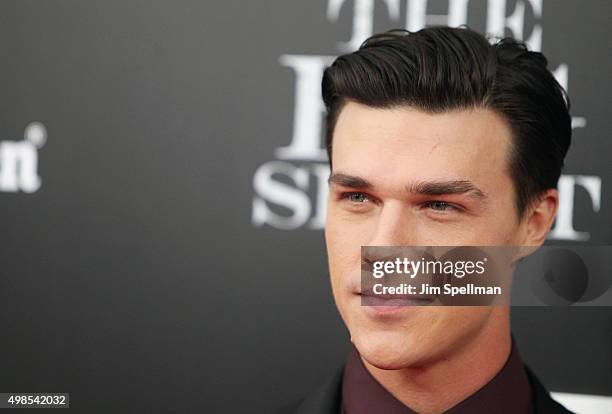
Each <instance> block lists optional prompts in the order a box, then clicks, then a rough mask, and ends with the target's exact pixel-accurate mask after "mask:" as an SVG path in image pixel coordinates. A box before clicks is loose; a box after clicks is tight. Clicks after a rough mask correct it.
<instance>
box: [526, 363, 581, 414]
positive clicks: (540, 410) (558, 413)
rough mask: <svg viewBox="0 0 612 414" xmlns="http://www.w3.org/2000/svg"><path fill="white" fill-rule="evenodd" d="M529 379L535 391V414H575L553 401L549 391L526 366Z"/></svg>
mask: <svg viewBox="0 0 612 414" xmlns="http://www.w3.org/2000/svg"><path fill="white" fill-rule="evenodd" d="M525 371H526V372H527V377H528V378H529V382H530V383H531V389H532V391H533V402H534V408H535V410H534V412H535V414H574V413H572V412H571V411H569V410H568V409H567V408H565V407H564V406H562V405H561V404H559V403H558V402H557V401H555V400H553V398H552V397H551V396H550V393H549V392H548V390H547V389H546V388H545V387H544V385H542V383H541V382H540V380H539V379H538V377H536V375H535V374H534V373H533V371H531V370H530V369H529V367H527V366H525Z"/></svg>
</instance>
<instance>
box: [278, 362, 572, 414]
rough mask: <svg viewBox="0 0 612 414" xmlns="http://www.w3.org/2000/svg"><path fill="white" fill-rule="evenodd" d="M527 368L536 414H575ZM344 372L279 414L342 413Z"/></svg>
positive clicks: (338, 373)
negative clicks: (551, 395) (554, 397)
mask: <svg viewBox="0 0 612 414" xmlns="http://www.w3.org/2000/svg"><path fill="white" fill-rule="evenodd" d="M525 370H526V371H527V376H528V377H529V382H530V383H531V389H532V392H533V405H534V408H535V410H534V412H535V414H573V413H572V412H571V411H568V410H567V409H565V407H563V406H562V405H561V404H559V403H558V402H556V401H555V400H553V399H552V398H551V397H550V394H549V393H548V391H547V390H546V388H544V386H543V385H542V383H541V382H540V381H539V380H538V379H537V378H536V376H535V375H534V374H533V372H531V371H530V370H529V368H527V367H525ZM343 372H344V367H342V368H341V369H339V370H338V371H336V373H334V375H333V376H332V377H331V378H329V379H328V380H327V381H326V382H325V383H324V384H322V385H321V386H320V387H319V388H318V389H317V390H316V391H315V392H313V393H312V394H310V395H309V396H308V397H306V398H305V399H303V400H302V401H300V402H297V403H295V404H292V405H290V406H288V407H286V408H284V409H282V410H281V411H278V412H277V414H340V406H341V403H342V374H343ZM483 414H488V413H483Z"/></svg>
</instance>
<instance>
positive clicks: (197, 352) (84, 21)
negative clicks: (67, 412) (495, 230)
mask: <svg viewBox="0 0 612 414" xmlns="http://www.w3.org/2000/svg"><path fill="white" fill-rule="evenodd" d="M418 3H419V2H418V1H414V0H401V1H397V2H394V1H393V0H389V1H372V2H369V1H363V0H347V1H345V2H343V1H333V0H330V1H323V0H317V1H312V0H309V1H301V2H300V1H286V0H274V1H265V2H263V1H255V2H246V1H235V0H231V1H230V0H223V1H214V2H213V1H210V2H209V1H206V2H202V1H180V2H169V1H168V2H163V1H129V2H124V1H104V2H82V1H48V2H39V1H24V0H20V1H6V0H5V1H2V2H1V3H0V51H1V53H2V60H1V62H2V64H1V65H0V85H1V91H2V93H1V94H0V142H1V144H0V212H1V215H2V218H1V222H0V223H1V224H0V225H1V226H2V230H3V233H2V234H3V235H4V237H3V242H2V244H1V245H0V260H1V267H0V272H1V278H0V304H1V305H0V321H1V322H2V323H1V325H0V326H1V328H2V334H1V335H2V336H1V338H2V340H1V341H0V363H1V365H0V391H2V392H11V391H20V392H41V391H45V392H52V391H54V392H70V393H71V407H72V409H73V410H74V411H77V412H90V413H91V412H110V411H111V410H112V411H113V412H133V411H143V412H144V411H145V410H146V411H149V412H156V411H179V412H198V411H201V412H207V413H208V412H236V413H238V412H243V413H247V412H248V413H251V412H269V411H271V410H272V408H274V407H276V406H278V405H281V404H283V403H285V402H287V401H290V400H292V399H294V398H296V397H298V396H301V395H302V394H303V393H304V392H305V391H306V390H307V389H310V388H312V387H313V386H314V385H315V384H317V382H318V381H319V380H320V379H321V378H322V377H323V376H325V375H327V374H329V373H330V372H331V371H332V370H333V369H334V368H335V366H336V365H337V364H338V363H340V362H341V361H342V360H343V358H344V356H345V354H346V351H347V349H348V337H347V334H346V331H345V329H344V327H343V325H342V322H341V321H340V319H339V317H338V315H337V313H336V310H335V307H334V304H333V300H332V297H331V294H330V292H329V285H328V274H327V267H326V266H327V265H326V257H325V246H324V242H323V233H322V231H321V227H322V223H321V221H320V213H321V210H320V209H317V206H320V203H321V200H323V199H322V198H321V194H322V191H321V188H322V187H321V186H320V185H319V183H320V180H319V178H320V177H321V176H323V175H324V171H325V163H324V162H323V161H322V160H321V159H320V158H319V155H318V154H319V151H318V150H319V148H314V147H312V146H311V147H310V149H311V151H310V153H309V152H308V151H307V150H308V148H307V145H306V144H304V142H306V141H302V144H303V145H302V146H301V147H300V146H299V145H298V144H295V146H294V148H298V147H300V148H301V150H303V151H302V152H301V153H299V151H298V153H295V154H294V155H291V154H289V155H287V153H284V154H283V152H282V150H281V151H279V148H282V147H287V146H289V144H290V143H291V142H294V143H295V142H296V141H295V140H296V136H298V135H299V134H301V133H304V134H305V136H306V135H308V134H311V135H312V134H315V135H316V136H317V139H320V130H319V129H317V128H318V127H317V124H316V122H318V121H316V120H317V119H318V120H319V121H320V116H319V115H320V114H319V113H318V112H317V111H318V110H319V109H320V108H319V107H317V105H319V104H320V103H319V104H317V102H316V99H317V97H318V93H319V91H318V89H317V88H315V87H313V85H315V86H316V81H317V79H316V77H315V82H314V83H313V82H312V81H311V82H310V83H309V81H308V79H310V78H308V76H315V75H316V73H317V72H316V70H318V69H317V65H320V64H321V62H324V61H325V56H333V55H337V54H338V53H341V52H343V51H344V50H346V48H348V47H349V46H347V45H346V44H345V42H347V41H348V40H349V39H351V38H353V37H354V39H353V42H352V43H351V44H355V42H357V41H358V40H359V36H361V35H363V34H367V33H368V31H370V28H369V27H368V25H370V24H371V30H372V31H381V30H385V29H388V28H393V27H409V26H408V23H407V22H409V21H411V20H410V19H411V17H410V10H416V9H410V7H416V6H418ZM426 3H427V9H426V12H427V13H428V14H446V13H447V11H446V8H447V7H448V3H449V2H448V1H434V0H431V1H429V2H426ZM451 3H457V4H459V3H461V2H457V1H454V2H451ZM611 4H612V3H610V2H608V1H604V0H602V1H594V0H589V1H580V2H579V1H577V0H576V1H572V0H564V1H558V0H555V1H552V0H543V1H542V2H539V1H537V0H530V1H527V0H525V1H523V0H520V1H513V0H508V2H507V4H505V5H504V2H500V1H494V0H491V1H488V2H487V1H475V0H474V1H471V2H470V3H469V5H468V6H467V9H466V10H467V12H466V19H467V23H468V24H469V25H470V26H471V27H473V28H475V29H478V30H481V31H486V30H487V27H489V28H491V27H494V25H493V23H492V21H493V22H494V21H495V16H494V13H493V12H490V10H493V11H495V10H501V11H502V13H503V15H502V17H503V16H504V15H505V16H506V17H507V16H512V15H513V16H515V18H514V20H510V21H507V20H504V21H503V22H504V25H508V26H510V27H508V28H506V29H505V34H507V35H510V34H512V35H515V36H517V37H523V38H525V39H528V38H529V39H531V41H532V42H534V44H535V45H536V47H539V48H540V49H541V50H542V51H543V52H544V53H545V54H546V55H547V56H548V57H549V59H550V63H551V70H555V71H556V72H555V73H556V74H557V75H558V77H559V78H560V79H561V80H563V81H564V84H565V85H566V86H567V87H568V90H569V93H570V96H571V98H572V103H573V107H572V114H573V115H574V116H575V117H576V118H575V121H574V122H575V127H576V128H575V129H574V145H573V147H572V148H571V150H570V154H569V157H568V160H567V168H566V170H565V176H564V177H565V178H564V187H563V191H562V198H563V202H564V203H565V204H564V207H563V209H564V210H563V223H561V224H559V223H557V224H559V228H558V229H557V231H556V233H554V234H553V237H552V239H553V240H551V241H554V242H556V243H561V244H588V243H590V244H611V242H612V220H611V218H612V208H611V206H612V200H610V182H611V181H612V168H611V167H610V165H611V164H610V156H611V155H612V144H611V143H610V137H609V131H610V126H611V125H610V116H609V96H610V92H611V90H610V89H611V88H610V83H609V73H610V69H611V65H610V57H609V51H610V27H609V16H610V15H611V12H612V7H611ZM396 5H397V7H398V8H397V10H395V9H394V7H395V6H396ZM539 5H541V6H542V7H541V8H540V7H539ZM370 6H372V7H371V8H370V9H368V7H370ZM521 11H522V12H521ZM413 15H414V14H413ZM498 15H499V13H498ZM355 16H356V17H355ZM412 19H413V21H414V22H416V23H414V24H418V21H417V20H418V19H417V20H415V19H414V17H413V18H412ZM429 21H430V22H432V21H433V20H431V19H430V20H429ZM517 23H521V24H522V25H523V27H520V25H518V26H517ZM502 28H503V27H502ZM538 30H541V34H542V36H541V42H538V40H537V31H538ZM534 31H535V33H536V37H532V35H533V34H534ZM288 55H290V56H294V57H295V56H301V57H302V62H310V63H305V64H304V65H303V66H299V65H298V63H295V62H296V61H297V60H299V59H297V60H296V58H293V60H292V58H291V57H287V56H288ZM317 56H318V57H320V58H318V57H317ZM308 65H310V66H308ZM309 68H310V69H309ZM308 105H310V106H308ZM313 105H314V106H313ZM313 108H314V109H313ZM309 114H315V115H317V116H315V117H314V118H308V116H309ZM300 117H301V118H300ZM313 119H314V120H315V122H314V123H313V122H309V121H312V120H313ZM304 120H305V121H304ZM33 122H39V123H40V124H33V125H34V126H33V128H34V131H35V133H31V134H30V133H24V130H25V129H26V127H27V126H28V125H32V123H33ZM299 122H305V124H299ZM296 123H298V125H306V129H308V128H310V129H308V130H307V131H306V130H299V131H297V130H294V128H295V125H296ZM31 128H32V127H31ZM29 131H30V132H32V129H30V130H29ZM45 131H46V137H47V139H46V142H44V145H43V142H42V141H41V139H40V137H41V135H42V136H44V135H45ZM304 131H306V132H304ZM37 137H38V139H37ZM305 139H307V138H305ZM300 145H301V144H300ZM316 145H317V147H318V146H319V145H320V140H319V142H318V143H317V144H316ZM313 151H314V152H313ZM32 160H34V161H32ZM257 177H259V181H258V178H257ZM37 178H39V179H40V186H37V185H32V182H36V180H37ZM323 189H324V188H323ZM275 194H276V196H278V197H279V198H278V199H276V198H275ZM513 326H514V334H515V337H516V339H517V341H518V343H519V346H520V349H521V352H522V353H523V356H524V358H525V359H526V361H527V362H528V364H530V365H531V367H532V368H533V369H534V370H535V371H536V372H537V373H538V374H539V375H540V377H541V379H542V381H543V382H544V383H545V384H546V385H547V386H548V387H549V388H550V389H552V390H554V391H561V392H571V393H584V394H600V395H609V396H612V310H611V309H610V308H581V309H562V308H557V309H547V308H537V309H527V308H521V309H515V310H514V313H513ZM229 407H231V408H229Z"/></svg>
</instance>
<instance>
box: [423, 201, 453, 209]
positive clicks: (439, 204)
mask: <svg viewBox="0 0 612 414" xmlns="http://www.w3.org/2000/svg"><path fill="white" fill-rule="evenodd" d="M427 206H428V207H429V208H430V209H432V210H435V211H447V210H456V209H457V208H456V207H455V206H453V205H452V204H449V203H447V202H445V201H431V202H429V203H428V205H427Z"/></svg>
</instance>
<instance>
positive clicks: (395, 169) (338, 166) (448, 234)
mask: <svg viewBox="0 0 612 414" xmlns="http://www.w3.org/2000/svg"><path fill="white" fill-rule="evenodd" d="M510 146H511V133H510V129H509V127H508V126H507V124H506V122H505V121H504V119H503V118H501V117H500V116H498V115H497V114H495V113H494V112H492V111H490V110H485V109H474V110H469V111H468V110H460V111H459V110H457V111H451V112H446V113H440V114H428V113H425V112H421V111H419V110H416V109H414V108H410V107H398V108H394V109H375V108H371V107H368V106H364V105H361V104H357V103H354V102H348V103H347V104H346V105H345V106H344V108H343V109H342V110H341V112H340V115H339V117H338V121H337V123H336V127H335V131H334V138H333V150H332V157H333V158H332V167H333V169H332V172H331V176H330V193H329V201H328V212H327V224H326V229H325V238H326V242H327V251H328V257H329V270H330V275H331V284H332V290H333V294H334V298H335V301H336V304H337V306H338V309H339V311H340V314H341V316H342V318H343V319H344V322H345V323H346V325H347V327H348V329H349V331H350V334H351V340H352V341H353V343H354V344H355V346H356V347H357V349H358V350H359V352H360V354H361V355H362V356H363V357H364V358H365V359H366V360H367V361H368V362H369V363H370V364H372V365H375V366H377V367H379V368H387V369H398V368H402V367H407V366H419V365H421V364H423V363H426V362H429V361H433V360H436V359H439V358H444V356H445V355H447V354H448V353H449V352H450V351H451V350H452V349H453V347H460V346H461V345H463V344H465V342H466V341H467V340H468V339H469V338H471V337H473V336H475V335H478V334H479V333H481V332H484V331H487V330H490V329H491V325H492V324H495V323H499V322H500V319H499V318H498V317H497V316H495V317H494V316H492V315H494V313H495V312H493V311H492V309H493V308H489V307H429V306H406V307H401V308H399V309H397V308H396V309H389V308H379V307H368V306H362V305H361V297H360V294H359V291H360V281H361V249H360V247H361V246H419V245H425V246H426V245H433V246H435V245H438V246H459V245H466V246H478V245H481V246H486V245H493V246H495V245H520V244H521V242H522V240H521V239H520V237H521V234H522V233H521V232H520V228H521V226H522V224H521V222H519V220H518V217H517V212H516V207H515V189H514V185H513V182H512V180H511V177H510V174H509V171H508V165H509V163H508V158H509V153H510Z"/></svg>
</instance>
